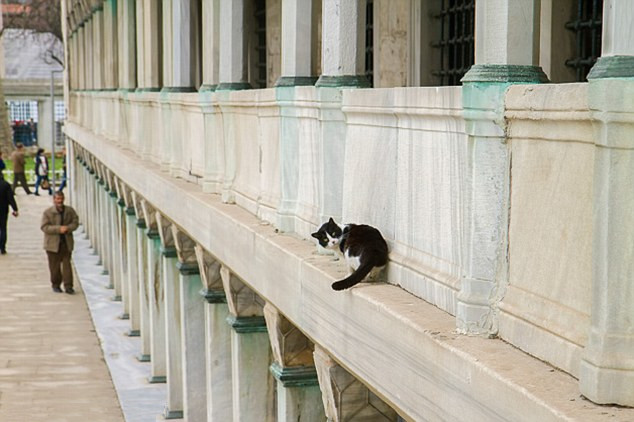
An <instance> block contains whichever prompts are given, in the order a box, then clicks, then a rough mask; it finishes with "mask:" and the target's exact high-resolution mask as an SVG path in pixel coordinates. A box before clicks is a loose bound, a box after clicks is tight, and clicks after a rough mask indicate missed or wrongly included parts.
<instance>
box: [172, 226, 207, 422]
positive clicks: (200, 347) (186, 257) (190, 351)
mask: <svg viewBox="0 0 634 422" xmlns="http://www.w3.org/2000/svg"><path fill="white" fill-rule="evenodd" d="M172 233H173V236H174V244H175V246H176V254H177V256H178V264H177V267H178V271H179V277H180V309H181V333H182V337H181V349H182V362H183V369H182V370H183V411H184V418H185V420H188V421H204V420H206V419H207V392H206V380H205V376H206V373H205V371H204V370H203V368H204V367H205V307H204V304H205V300H204V298H203V297H201V295H200V287H201V278H200V270H199V268H198V261H197V259H196V252H195V250H194V248H195V242H194V241H193V240H192V239H191V238H190V237H189V236H188V235H187V233H185V232H183V231H182V230H180V229H178V228H177V227H176V226H174V225H172Z"/></svg>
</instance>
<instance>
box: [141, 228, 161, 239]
mask: <svg viewBox="0 0 634 422" xmlns="http://www.w3.org/2000/svg"><path fill="white" fill-rule="evenodd" d="M145 235H146V236H147V237H149V238H150V239H160V237H161V235H160V234H159V232H158V230H156V229H154V228H150V229H148V231H147V233H146V234H145Z"/></svg>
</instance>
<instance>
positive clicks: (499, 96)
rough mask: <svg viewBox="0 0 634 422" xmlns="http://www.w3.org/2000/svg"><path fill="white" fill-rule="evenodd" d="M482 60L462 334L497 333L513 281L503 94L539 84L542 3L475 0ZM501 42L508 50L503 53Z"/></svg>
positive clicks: (476, 76) (471, 142)
mask: <svg viewBox="0 0 634 422" xmlns="http://www.w3.org/2000/svg"><path fill="white" fill-rule="evenodd" d="M475 14H476V16H475V19H476V26H475V27H476V33H475V61H476V64H475V65H474V66H472V68H471V70H469V72H467V74H466V75H465V76H464V78H463V80H462V81H463V95H462V98H463V108H464V115H465V121H466V122H465V123H466V124H465V127H466V132H467V135H468V151H469V152H468V154H469V155H468V162H467V168H466V174H467V182H466V183H467V185H468V186H470V187H471V189H470V191H469V192H468V193H467V196H466V199H465V204H464V206H463V218H464V221H465V222H466V223H465V224H464V233H463V236H464V239H465V242H464V244H465V246H464V251H463V255H464V257H465V258H464V262H465V263H464V273H463V276H462V282H461V288H460V292H459V293H458V297H457V299H458V300H457V308H456V320H457V327H458V331H459V332H461V333H466V334H475V335H482V336H493V335H496V334H497V332H498V319H497V318H498V317H497V308H498V306H499V302H500V300H501V299H502V297H503V296H504V286H506V283H507V270H506V268H507V267H508V257H507V246H508V245H507V243H508V241H507V238H508V235H507V227H508V206H509V204H508V201H509V190H508V189H509V185H510V161H509V152H508V147H507V144H506V137H505V126H504V116H503V110H504V106H503V105H504V93H505V91H506V89H507V88H508V86H509V85H510V84H512V83H524V84H526V83H540V82H545V81H546V75H545V74H544V73H543V71H542V70H541V68H540V67H539V66H537V65H536V64H537V60H538V46H539V43H538V36H539V0H518V1H515V2H505V1H500V0H494V1H486V2H476V11H475ZM500 45H502V48H500Z"/></svg>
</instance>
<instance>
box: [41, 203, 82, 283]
mask: <svg viewBox="0 0 634 422" xmlns="http://www.w3.org/2000/svg"><path fill="white" fill-rule="evenodd" d="M53 203H54V204H55V205H53V206H52V207H50V208H47V209H46V210H45V211H44V214H43V215H42V224H41V229H42V231H43V232H44V250H46V255H47V256H48V268H49V271H50V273H51V284H52V285H53V291H54V292H56V293H61V292H62V289H61V287H60V286H61V284H62V281H63V282H64V290H65V291H66V293H68V294H73V293H75V290H73V270H72V268H71V266H70V258H71V254H72V253H73V246H74V241H73V232H74V231H75V230H76V229H77V227H78V226H79V217H78V216H77V213H76V212H75V210H74V209H73V208H72V207H69V206H67V205H64V193H63V192H55V194H54V195H53Z"/></svg>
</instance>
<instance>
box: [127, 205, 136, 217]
mask: <svg viewBox="0 0 634 422" xmlns="http://www.w3.org/2000/svg"><path fill="white" fill-rule="evenodd" d="M125 213H126V215H130V216H136V210H135V209H134V207H126V209H125Z"/></svg>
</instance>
